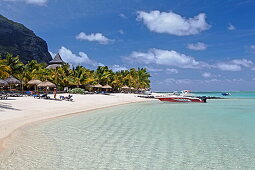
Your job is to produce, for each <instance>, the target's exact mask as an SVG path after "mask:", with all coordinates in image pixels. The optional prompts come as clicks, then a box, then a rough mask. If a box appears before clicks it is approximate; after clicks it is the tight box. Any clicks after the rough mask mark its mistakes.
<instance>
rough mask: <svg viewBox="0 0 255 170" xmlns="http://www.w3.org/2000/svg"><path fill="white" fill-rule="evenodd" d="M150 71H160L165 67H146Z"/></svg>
mask: <svg viewBox="0 0 255 170" xmlns="http://www.w3.org/2000/svg"><path fill="white" fill-rule="evenodd" d="M145 68H146V69H147V70H148V71H150V72H160V71H164V70H163V69H161V68H153V67H147V66H146V67H145Z"/></svg>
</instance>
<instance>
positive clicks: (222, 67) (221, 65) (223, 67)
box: [216, 63, 242, 71]
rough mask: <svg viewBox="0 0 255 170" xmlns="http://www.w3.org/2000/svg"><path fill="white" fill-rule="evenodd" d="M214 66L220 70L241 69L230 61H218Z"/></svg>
mask: <svg viewBox="0 0 255 170" xmlns="http://www.w3.org/2000/svg"><path fill="white" fill-rule="evenodd" d="M216 67H217V68H218V69H220V70H222V71H241V70H242V67H241V66H240V65H236V64H230V63H218V64H217V65H216Z"/></svg>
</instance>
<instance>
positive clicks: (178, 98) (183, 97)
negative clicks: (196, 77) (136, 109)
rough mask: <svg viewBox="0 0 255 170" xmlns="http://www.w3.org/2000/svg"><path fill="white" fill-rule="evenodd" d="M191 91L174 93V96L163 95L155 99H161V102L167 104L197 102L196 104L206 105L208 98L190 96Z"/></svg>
mask: <svg viewBox="0 0 255 170" xmlns="http://www.w3.org/2000/svg"><path fill="white" fill-rule="evenodd" d="M189 92H190V91H182V92H181V93H177V92H174V93H172V94H168V95H162V96H157V97H155V98H156V99H159V100H160V101H165V102H180V103H189V102H195V103H206V96H203V97H195V96H191V95H189Z"/></svg>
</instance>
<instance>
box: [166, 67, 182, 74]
mask: <svg viewBox="0 0 255 170" xmlns="http://www.w3.org/2000/svg"><path fill="white" fill-rule="evenodd" d="M166 73H167V74H177V73H179V71H178V70H177V69H174V68H167V69H166Z"/></svg>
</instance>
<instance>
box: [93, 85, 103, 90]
mask: <svg viewBox="0 0 255 170" xmlns="http://www.w3.org/2000/svg"><path fill="white" fill-rule="evenodd" d="M93 87H95V88H98V91H99V88H102V87H103V86H102V85H101V84H96V85H94V86H93Z"/></svg>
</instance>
